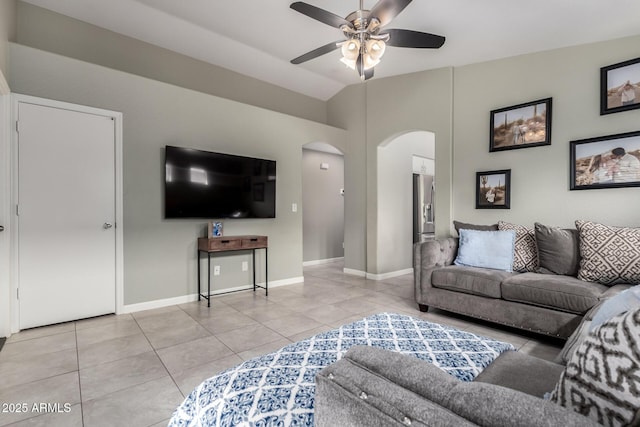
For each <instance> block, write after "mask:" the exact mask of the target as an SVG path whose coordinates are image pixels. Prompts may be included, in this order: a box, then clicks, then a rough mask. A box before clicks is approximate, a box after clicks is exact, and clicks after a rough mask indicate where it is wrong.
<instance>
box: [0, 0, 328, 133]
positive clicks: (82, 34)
mask: <svg viewBox="0 0 640 427" xmlns="http://www.w3.org/2000/svg"><path fill="white" fill-rule="evenodd" d="M5 1H8V0H1V2H5ZM17 19H18V23H17V35H16V42H17V43H20V44H22V45H25V46H31V47H35V48H37V49H42V50H46V51H48V52H54V53H59V54H60V55H63V56H68V57H70V58H76V59H81V60H83V61H87V62H91V63H93V64H99V65H104V66H105V67H109V68H113V69H116V70H121V71H126V72H129V73H133V74H137V75H140V76H145V77H149V78H152V79H154V80H158V81H162V82H166V83H171V84H175V85H178V86H182V87H185V88H189V89H194V90H197V91H200V92H204V93H209V94H212V95H216V96H220V97H223V98H227V99H233V100H235V101H239V102H242V103H245V104H249V105H255V106H258V107H263V108H267V109H269V110H272V111H278V112H281V113H285V114H290V115H293V116H297V117H303V118H306V119H309V120H314V121H316V122H320V123H326V116H327V111H326V103H325V102H323V101H320V100H318V99H314V98H311V97H308V96H305V95H301V94H299V93H296V92H293V91H290V90H286V89H283V88H281V87H278V86H276V85H272V84H269V83H265V82H263V81H260V80H258V79H254V78H252V77H247V76H244V75H242V74H238V73H235V72H233V71H230V70H227V69H225V68H221V67H218V66H215V65H211V64H208V63H206V62H202V61H198V60H196V59H193V58H189V57H187V56H184V55H180V54H178V53H175V52H172V51H170V50H167V49H163V48H160V47H157V46H154V45H151V44H149V43H145V42H142V41H140V40H136V39H134V38H131V37H127V36H123V35H120V34H117V33H114V32H112V31H109V30H105V29H103V28H100V27H97V26H95V25H91V24H87V23H85V22H82V21H78V20H76V19H73V18H69V17H67V16H64V15H60V14H58V13H55V12H52V11H50V10H47V9H43V8H40V7H37V6H34V5H32V4H29V3H25V2H22V1H19V2H18V8H17Z"/></svg>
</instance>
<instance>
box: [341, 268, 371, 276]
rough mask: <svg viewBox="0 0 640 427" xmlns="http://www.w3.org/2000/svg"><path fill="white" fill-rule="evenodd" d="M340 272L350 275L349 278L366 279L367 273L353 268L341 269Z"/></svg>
mask: <svg viewBox="0 0 640 427" xmlns="http://www.w3.org/2000/svg"><path fill="white" fill-rule="evenodd" d="M342 272H343V273H344V274H350V275H351V276H358V277H367V273H366V272H365V271H360V270H354V269H353V268H343V269H342Z"/></svg>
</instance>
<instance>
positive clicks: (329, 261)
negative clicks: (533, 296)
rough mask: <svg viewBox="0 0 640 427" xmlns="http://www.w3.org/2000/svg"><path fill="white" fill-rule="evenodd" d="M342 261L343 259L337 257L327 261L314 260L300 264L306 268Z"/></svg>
mask: <svg viewBox="0 0 640 427" xmlns="http://www.w3.org/2000/svg"><path fill="white" fill-rule="evenodd" d="M341 260H344V257H343V256H341V257H337V258H327V259H316V260H313V261H305V262H303V263H302V266H303V267H308V266H310V265H322V264H329V263H332V262H334V261H341Z"/></svg>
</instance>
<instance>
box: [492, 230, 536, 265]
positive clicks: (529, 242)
mask: <svg viewBox="0 0 640 427" xmlns="http://www.w3.org/2000/svg"><path fill="white" fill-rule="evenodd" d="M498 230H501V231H502V230H514V231H515V232H516V244H515V246H514V251H513V271H517V272H519V273H526V272H527V271H534V272H535V271H536V270H537V269H538V248H537V246H536V235H535V232H534V231H533V229H531V228H527V227H524V226H522V225H516V224H510V223H508V222H504V221H498Z"/></svg>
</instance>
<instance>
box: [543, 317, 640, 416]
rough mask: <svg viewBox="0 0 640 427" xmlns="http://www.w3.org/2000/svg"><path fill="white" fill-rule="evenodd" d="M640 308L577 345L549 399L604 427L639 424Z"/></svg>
mask: <svg viewBox="0 0 640 427" xmlns="http://www.w3.org/2000/svg"><path fill="white" fill-rule="evenodd" d="M639 329H640V309H636V310H633V311H629V312H627V313H626V314H621V315H619V316H616V317H614V318H613V319H611V320H609V321H607V322H605V323H603V324H602V326H600V327H599V328H597V329H596V330H594V331H593V332H592V333H591V334H589V335H588V336H587V338H586V339H585V340H584V341H583V342H582V344H580V347H578V349H577V350H576V351H575V353H574V354H573V356H572V357H571V360H569V363H567V367H566V368H565V370H564V371H563V372H562V374H561V375H560V380H559V381H558V384H556V387H555V389H554V390H553V392H552V393H551V398H550V400H551V401H552V402H555V403H557V404H559V405H561V406H564V407H565V408H568V409H572V410H573V411H575V412H578V413H579V414H582V415H584V416H586V417H589V418H591V419H593V420H594V421H597V422H598V423H600V424H603V425H606V426H634V425H635V426H637V425H638V422H640V334H638V330H639Z"/></svg>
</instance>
